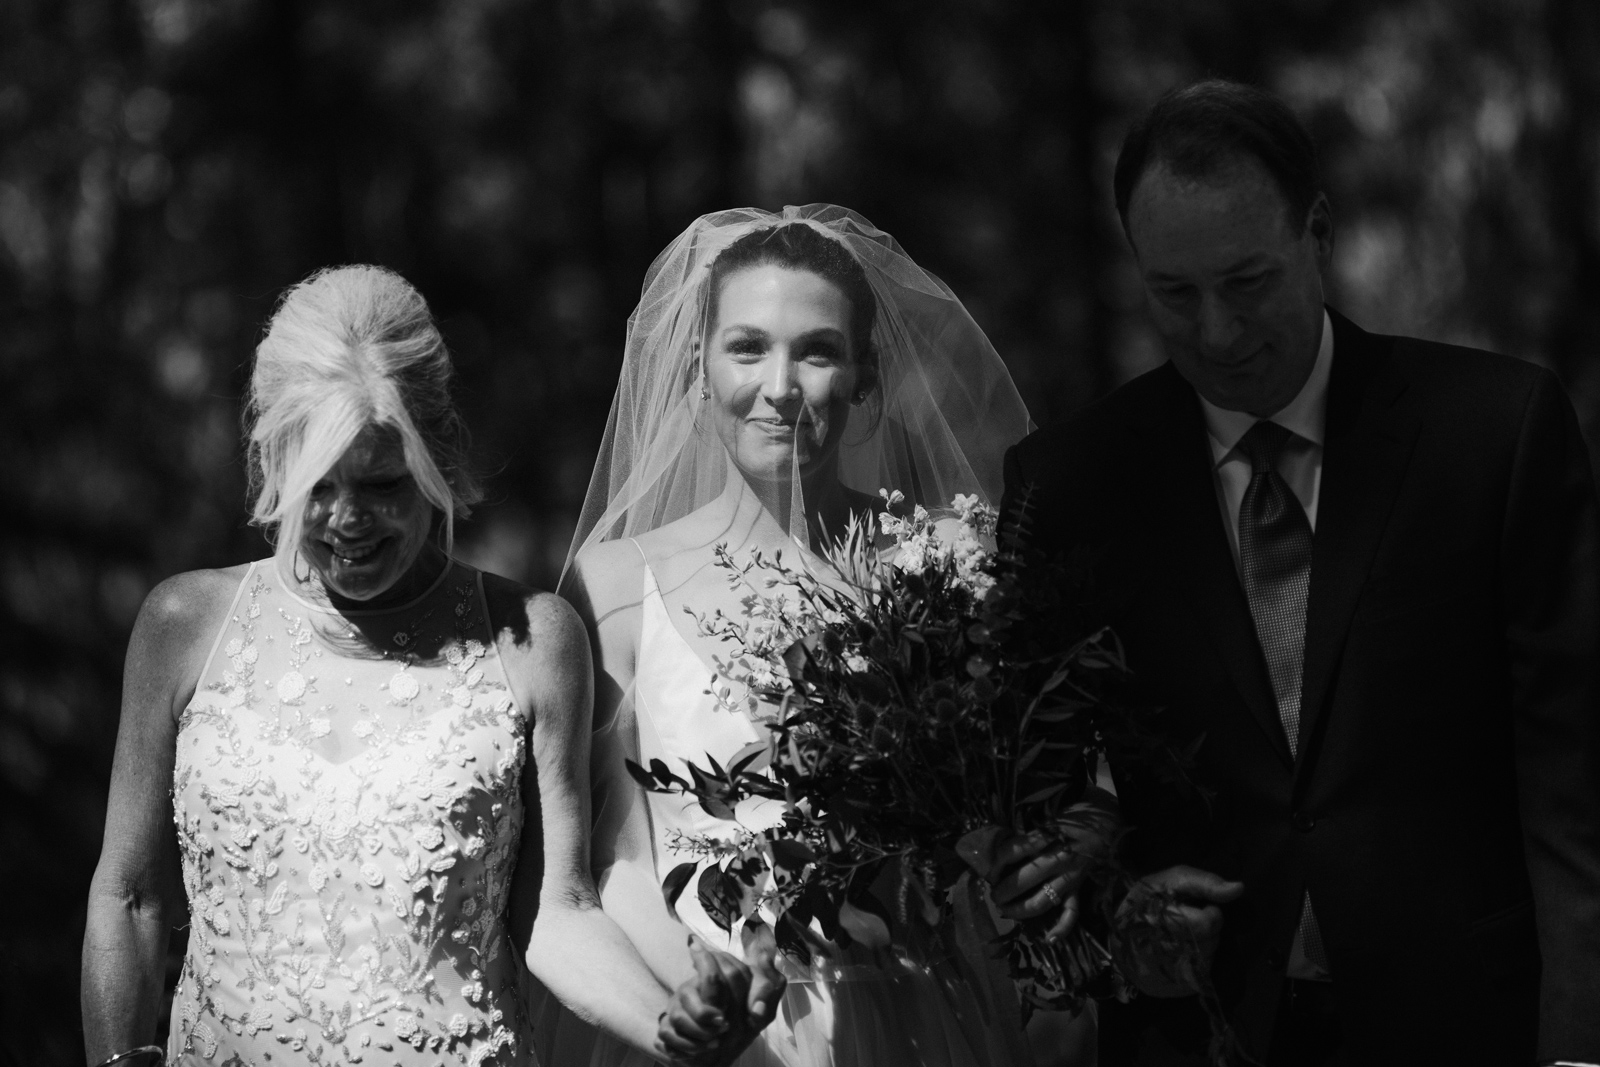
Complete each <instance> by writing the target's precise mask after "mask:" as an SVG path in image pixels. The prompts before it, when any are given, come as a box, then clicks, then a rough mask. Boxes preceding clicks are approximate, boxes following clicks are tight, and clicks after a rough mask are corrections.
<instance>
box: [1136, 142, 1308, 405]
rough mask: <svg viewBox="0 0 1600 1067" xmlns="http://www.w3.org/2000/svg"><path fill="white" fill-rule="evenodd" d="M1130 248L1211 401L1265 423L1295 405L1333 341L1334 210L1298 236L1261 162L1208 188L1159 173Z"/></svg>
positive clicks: (1209, 182)
mask: <svg viewBox="0 0 1600 1067" xmlns="http://www.w3.org/2000/svg"><path fill="white" fill-rule="evenodd" d="M1128 239H1129V241H1130V243H1131V244H1132V245H1133V254H1134V258H1135V260H1137V262H1138V264H1139V273H1140V276H1141V277H1142V279H1143V281H1144V286H1145V294H1146V296H1147V297H1148V299H1149V304H1150V314H1151V316H1152V318H1154V320H1155V325H1156V329H1157V330H1158V331H1160V333H1161V338H1162V340H1163V341H1164V342H1165V345H1166V349H1167V355H1168V356H1169V357H1170V358H1171V359H1172V362H1173V364H1174V366H1176V367H1177V369H1178V373H1180V374H1182V375H1183V377H1184V378H1185V379H1186V380H1187V381H1188V382H1189V384H1190V385H1193V386H1194V387H1195V390H1196V391H1197V392H1198V393H1199V394H1200V395H1201V396H1203V397H1205V398H1206V399H1207V400H1209V401H1211V402H1212V403H1213V404H1215V405H1217V406H1218V407H1220V408H1226V409H1228V410H1230V411H1246V412H1249V413H1250V414H1252V415H1255V416H1257V417H1259V418H1266V417H1268V416H1270V415H1273V414H1275V413H1277V412H1278V411H1280V410H1282V409H1283V408H1284V407H1285V406H1286V405H1287V404H1288V403H1289V402H1290V401H1291V400H1293V399H1294V398H1295V395H1296V394H1297V393H1299V392H1300V389H1301V387H1302V386H1304V385H1305V383H1306V379H1307V378H1308V377H1310V375H1311V368H1312V366H1313V365H1314V364H1315V363H1316V359H1317V346H1318V342H1319V339H1320V338H1321V336H1322V315H1323V311H1322V270H1323V268H1324V267H1326V265H1327V263H1328V260H1329V257H1330V255H1331V253H1332V250H1333V224H1332V219H1331V217H1330V216H1329V214H1328V203H1327V200H1326V199H1325V198H1322V197H1319V198H1318V199H1317V202H1316V203H1315V204H1314V205H1313V206H1312V208H1311V212H1310V215H1309V218H1308V219H1302V220H1296V223H1295V224H1293V225H1291V223H1290V220H1289V211H1288V207H1287V202H1286V201H1285V199H1284V196H1283V193H1282V192H1281V191H1280V190H1279V188H1278V185H1277V183H1276V182H1275V181H1274V180H1273V178H1272V176H1271V174H1269V173H1268V172H1267V170H1266V168H1265V167H1263V166H1262V165H1261V164H1259V163H1257V162H1256V161H1255V160H1253V159H1250V158H1241V159H1239V160H1237V161H1235V162H1233V163H1230V164H1227V165H1225V166H1224V167H1223V168H1221V169H1220V170H1218V171H1217V172H1216V173H1214V174H1210V175H1207V176H1206V177H1204V178H1199V179H1191V178H1181V177H1178V176H1177V175H1175V174H1173V173H1172V171H1171V170H1169V169H1168V168H1167V167H1166V166H1165V165H1164V164H1162V163H1157V164H1155V165H1154V166H1152V167H1151V168H1150V169H1149V170H1147V171H1146V172H1145V173H1144V175H1143V177H1141V178H1140V179H1139V183H1138V184H1137V185H1136V186H1134V189H1133V195H1132V196H1131V197H1130V198H1129V201H1128Z"/></svg>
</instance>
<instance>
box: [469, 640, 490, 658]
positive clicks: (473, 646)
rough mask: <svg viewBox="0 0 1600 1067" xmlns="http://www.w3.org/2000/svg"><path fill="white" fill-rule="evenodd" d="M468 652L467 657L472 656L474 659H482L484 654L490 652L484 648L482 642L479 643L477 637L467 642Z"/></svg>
mask: <svg viewBox="0 0 1600 1067" xmlns="http://www.w3.org/2000/svg"><path fill="white" fill-rule="evenodd" d="M466 651H467V655H469V656H471V657H472V658H473V659H482V658H483V656H484V654H485V653H486V652H488V651H489V650H488V649H486V648H484V647H483V642H482V641H479V640H478V639H477V638H476V637H473V638H469V639H468V640H467V649H466Z"/></svg>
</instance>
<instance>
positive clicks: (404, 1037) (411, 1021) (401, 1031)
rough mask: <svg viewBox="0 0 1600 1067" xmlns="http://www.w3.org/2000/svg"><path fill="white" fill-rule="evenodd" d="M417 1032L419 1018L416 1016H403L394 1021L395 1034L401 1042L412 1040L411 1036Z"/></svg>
mask: <svg viewBox="0 0 1600 1067" xmlns="http://www.w3.org/2000/svg"><path fill="white" fill-rule="evenodd" d="M416 1032H417V1017H416V1016H415V1015H401V1016H400V1017H399V1018H397V1019H396V1020H395V1021H394V1034H395V1036H396V1037H398V1038H399V1039H400V1040H401V1041H409V1040H411V1035H412V1034H414V1033H416Z"/></svg>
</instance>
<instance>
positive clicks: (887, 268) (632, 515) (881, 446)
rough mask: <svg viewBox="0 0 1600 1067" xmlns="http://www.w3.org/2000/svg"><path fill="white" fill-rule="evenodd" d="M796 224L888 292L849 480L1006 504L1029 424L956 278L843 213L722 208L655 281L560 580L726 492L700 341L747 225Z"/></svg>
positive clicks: (945, 500)
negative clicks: (836, 245) (705, 396)
mask: <svg viewBox="0 0 1600 1067" xmlns="http://www.w3.org/2000/svg"><path fill="white" fill-rule="evenodd" d="M792 222H799V223H803V224H805V225H807V226H810V227H813V228H814V229H817V230H819V231H821V232H822V233H823V234H824V235H826V236H828V237H831V238H832V239H834V240H836V241H839V242H840V243H842V244H843V245H844V246H845V248H846V249H848V250H849V252H850V253H851V254H852V255H853V256H854V258H855V259H856V261H857V262H859V263H860V264H861V266H862V268H863V269H864V270H865V272H866V275H867V278H868V280H869V282H870V284H871V285H872V289H873V293H874V295H875V296H876V298H877V302H878V309H877V316H876V320H875V322H874V325H873V330H872V343H873V346H874V348H875V349H876V352H877V358H878V365H879V382H878V385H877V387H876V389H874V390H873V391H872V393H871V394H870V395H869V396H868V397H867V399H866V401H865V402H864V403H862V404H861V405H859V406H857V407H855V408H853V409H852V411H851V414H850V421H849V423H848V425H847V426H846V429H845V432H844V435H843V438H842V442H841V444H840V448H839V467H838V470H839V477H840V480H841V481H842V482H843V483H844V485H845V486H846V487H848V488H850V489H854V490H856V491H858V492H861V493H865V494H867V495H869V496H873V497H875V496H876V495H877V493H878V491H879V490H880V489H890V490H899V491H900V492H902V493H904V494H905V496H906V498H907V499H908V500H909V501H911V502H913V503H920V504H924V505H926V506H928V507H929V508H930V509H931V508H935V507H939V506H943V505H948V504H949V503H950V501H951V499H952V498H953V497H954V496H955V495H956V494H957V493H971V494H976V495H977V496H979V497H980V498H982V499H984V500H986V501H989V502H991V503H995V504H998V503H999V499H1000V491H1001V483H1002V472H1001V464H1002V460H1003V456H1004V453H1005V449H1006V448H1007V447H1009V446H1010V445H1011V444H1013V443H1015V442H1016V441H1018V440H1020V439H1021V438H1022V437H1023V436H1024V435H1025V434H1026V433H1027V432H1028V431H1029V430H1030V429H1032V424H1031V423H1030V421H1029V419H1028V411H1027V408H1026V407H1025V406H1024V404H1023V402H1022V397H1021V395H1020V394H1019V393H1018V392H1017V388H1016V386H1015V385H1014V384H1013V383H1012V381H1011V376H1010V375H1009V374H1008V373H1007V371H1006V368H1005V364H1004V363H1002V362H1001V360H1000V357H999V355H998V354H997V353H996V352H995V350H994V346H993V345H991V344H990V343H989V340H988V338H987V337H985V336H984V333H983V331H982V330H981V329H979V328H978V324H977V323H976V322H974V321H973V319H972V316H971V315H969V314H968V313H967V310H966V308H965V307H963V306H962V304H961V301H960V300H958V299H957V298H956V296H955V294H954V293H952V292H951V291H950V288H949V286H947V285H945V284H944V283H943V282H942V281H940V280H939V279H938V278H936V277H934V276H933V275H932V274H930V273H929V272H927V271H925V270H923V269H922V268H921V267H918V266H917V265H916V264H915V263H913V262H912V261H911V259H910V258H909V257H908V256H907V255H906V254H905V251H904V250H903V249H902V248H901V247H900V245H899V243H898V242H896V241H895V239H894V238H893V237H891V236H889V235H888V234H887V233H884V232H883V231H882V230H880V229H878V228H877V227H875V226H873V225H872V223H870V222H868V221H867V220H866V219H864V218H862V217H861V216H860V215H858V214H856V213H855V212H853V211H850V210H848V209H846V208H842V207H836V206H834V205H830V204H810V205H807V206H805V207H786V208H784V209H783V211H782V212H780V213H776V214H775V213H772V212H768V211H762V210H760V209H757V208H737V209H734V210H729V211H719V212H714V213H712V214H709V215H703V216H701V217H700V218H698V219H696V220H695V221H694V222H693V223H692V224H691V225H690V226H689V228H688V229H687V230H685V231H684V232H683V233H682V234H680V235H679V236H678V237H677V239H676V240H674V241H673V242H672V243H671V244H670V245H668V246H667V248H666V250H665V251H663V252H662V253H661V254H660V255H659V256H657V257H656V260H655V262H654V263H652V264H651V265H650V270H649V272H648V273H647V274H646V275H645V281H644V290H643V294H642V295H641V297H640V300H639V306H638V307H637V308H636V309H635V310H634V312H633V314H632V316H630V317H629V319H628V335H627V347H626V349H625V352H624V355H623V362H622V374H621V378H620V380H619V381H618V383H617V392H616V397H615V398H614V400H613V401H612V405H611V415H610V419H609V421H608V423H607V425H606V433H605V438H604V440H603V442H602V444H601V446H600V453H599V457H598V459H597V461H596V463H595V468H594V475H593V478H592V479H591V481H590V483H589V491H588V495H587V497H586V498H585V500H584V504H583V511H582V514H581V515H580V518H579V522H578V528H577V532H576V535H575V536H574V538H573V542H572V546H571V548H570V550H569V551H568V555H567V563H566V570H565V571H564V572H563V576H565V574H566V573H567V572H570V570H571V568H572V561H573V559H574V558H576V556H577V554H578V553H579V552H581V551H582V550H583V549H584V548H586V547H587V546H589V545H591V544H595V543H598V542H601V541H609V540H612V539H615V538H622V537H633V536H636V535H638V534H641V533H644V532H646V531H649V530H652V529H655V528H657V527H660V526H663V525H665V524H667V523H669V522H672V521H674V520H676V519H679V518H681V517H683V516H685V515H687V514H689V513H690V512H693V511H695V510H696V509H698V508H700V507H702V506H704V505H705V504H707V503H709V502H711V501H712V500H713V499H715V498H716V496H717V495H718V494H719V493H720V492H721V491H722V489H723V484H724V479H725V478H726V476H727V474H726V471H727V466H728V464H727V463H726V461H725V456H724V451H723V447H722V444H721V442H720V441H719V440H718V439H717V437H716V435H715V434H713V433H711V432H709V431H706V430H704V429H702V427H701V422H702V420H701V419H700V418H699V415H700V410H699V409H700V406H701V404H702V403H703V400H702V398H701V392H700V367H699V359H700V354H699V353H700V348H699V341H700V338H701V336H702V334H703V332H704V330H705V327H706V323H707V316H708V311H709V309H710V300H711V296H712V294H711V293H710V292H709V289H710V286H709V285H708V281H709V279H710V276H711V264H712V263H713V261H715V259H716V258H717V256H718V255H719V254H720V253H721V252H722V251H723V250H724V249H726V248H727V247H728V246H729V245H731V244H732V243H733V242H734V241H736V240H738V239H739V238H741V237H743V236H744V235H746V234H748V233H750V232H752V231H754V230H760V229H766V228H771V227H775V226H779V225H783V224H786V223H792ZM796 485H798V479H797V480H796ZM795 513H796V514H803V510H802V509H796V512H795ZM801 528H802V529H803V526H802V527H801Z"/></svg>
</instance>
